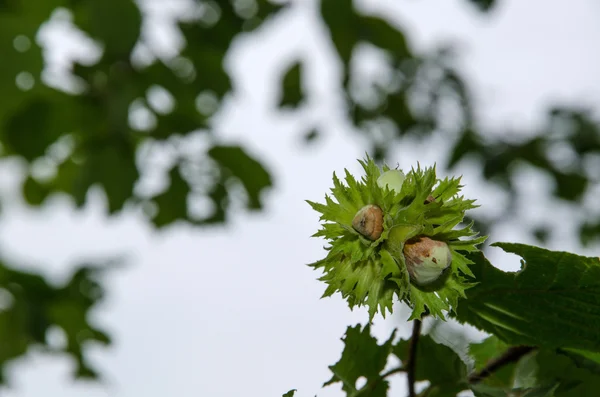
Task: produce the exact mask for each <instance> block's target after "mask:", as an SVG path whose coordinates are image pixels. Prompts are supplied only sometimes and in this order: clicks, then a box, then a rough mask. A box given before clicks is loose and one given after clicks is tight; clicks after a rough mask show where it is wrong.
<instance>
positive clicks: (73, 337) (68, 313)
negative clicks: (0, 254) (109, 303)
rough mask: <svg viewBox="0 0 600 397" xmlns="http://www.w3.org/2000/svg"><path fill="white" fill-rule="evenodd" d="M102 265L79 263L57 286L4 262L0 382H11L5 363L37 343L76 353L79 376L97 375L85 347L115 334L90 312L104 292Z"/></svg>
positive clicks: (0, 275) (0, 273)
mask: <svg viewBox="0 0 600 397" xmlns="http://www.w3.org/2000/svg"><path fill="white" fill-rule="evenodd" d="M103 267H104V266H100V265H85V266H80V267H78V268H77V269H76V271H75V272H74V273H73V275H72V276H71V278H70V279H69V280H68V281H67V282H66V283H64V284H63V285H62V286H58V287H57V286H53V285H51V284H50V283H49V282H48V281H47V280H45V279H44V277H42V276H40V275H39V274H34V273H30V272H23V271H18V270H15V269H12V268H9V267H7V266H6V265H5V264H3V263H0V340H1V341H2V343H0V383H5V382H6V381H7V379H5V377H4V369H5V365H6V364H7V363H8V362H9V361H10V360H14V359H16V358H18V357H20V356H22V355H24V354H25V353H27V351H28V349H30V348H32V347H37V348H42V349H44V350H45V351H48V352H51V353H64V354H67V355H69V356H71V357H72V358H73V360H74V361H75V374H74V375H75V376H77V377H85V378H96V377H97V376H98V373H97V372H96V370H95V369H94V368H93V367H92V366H91V364H90V363H89V362H88V361H87V360H86V357H85V352H84V348H85V347H86V346H88V345H89V344H90V343H92V342H95V343H100V344H104V345H107V344H109V343H110V337H109V336H108V335H107V334H106V333H105V332H104V331H102V330H100V329H98V328H97V327H95V326H93V325H91V324H90V319H89V314H90V310H91V309H92V308H93V307H94V305H96V304H97V303H99V302H100V301H101V300H102V297H103V295H104V290H103V288H102V286H101V285H100V284H99V282H98V280H97V278H98V273H99V272H101V271H103V270H104V269H103ZM52 332H54V341H52ZM57 339H58V340H57ZM62 339H64V340H62Z"/></svg>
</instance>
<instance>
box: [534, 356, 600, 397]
mask: <svg viewBox="0 0 600 397" xmlns="http://www.w3.org/2000/svg"><path fill="white" fill-rule="evenodd" d="M537 364H538V373H537V379H538V381H539V382H540V383H541V384H556V383H558V387H557V388H556V390H555V392H554V395H553V396H554V397H596V396H598V390H600V371H599V370H598V368H599V366H598V364H597V363H595V365H591V367H592V368H594V369H595V370H593V371H590V366H584V365H582V363H581V361H580V362H579V363H578V362H575V361H573V360H572V359H571V358H570V357H568V356H567V355H564V354H560V353H556V352H551V351H548V350H542V351H540V352H538V354H537Z"/></svg>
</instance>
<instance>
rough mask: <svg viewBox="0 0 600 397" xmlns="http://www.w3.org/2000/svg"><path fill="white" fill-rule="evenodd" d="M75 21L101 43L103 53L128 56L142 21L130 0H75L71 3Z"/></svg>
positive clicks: (111, 58) (136, 38)
mask: <svg viewBox="0 0 600 397" xmlns="http://www.w3.org/2000/svg"><path fill="white" fill-rule="evenodd" d="M74 11H75V12H74V14H75V23H76V24H77V25H78V26H79V27H80V28H81V29H83V30H84V31H86V32H87V33H89V34H90V36H92V37H93V38H94V39H98V40H100V41H102V42H103V44H104V52H105V57H107V58H108V59H110V60H117V59H118V60H129V54H130V53H131V51H132V50H133V47H134V46H135V44H136V42H137V40H138V38H139V35H140V28H141V24H142V16H141V14H140V10H139V8H138V7H137V5H136V4H135V2H134V1H133V0H103V1H95V0H79V1H77V2H76V6H75V7H74Z"/></svg>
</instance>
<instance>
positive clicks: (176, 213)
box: [152, 166, 190, 228]
mask: <svg viewBox="0 0 600 397" xmlns="http://www.w3.org/2000/svg"><path fill="white" fill-rule="evenodd" d="M169 178H170V180H171V183H170V185H169V187H168V188H167V189H166V190H165V191H164V192H163V193H161V194H159V195H157V196H155V197H153V198H152V201H154V203H155V204H156V205H157V207H158V208H157V211H156V214H155V215H154V217H153V218H152V222H153V223H154V225H155V226H156V227H158V228H160V227H164V226H167V225H170V224H171V223H173V222H175V221H178V220H186V219H188V212H187V199H188V194H189V193H190V187H189V185H188V183H187V181H186V180H185V179H183V178H182V177H181V172H180V170H179V166H174V167H173V168H171V171H170V172H169Z"/></svg>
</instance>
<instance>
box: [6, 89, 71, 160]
mask: <svg viewBox="0 0 600 397" xmlns="http://www.w3.org/2000/svg"><path fill="white" fill-rule="evenodd" d="M61 117H63V116H62V115H61V114H60V111H59V109H56V108H54V107H53V106H52V103H51V102H49V101H47V100H44V99H41V98H32V99H31V100H30V101H28V102H26V103H24V104H23V106H22V107H21V108H19V109H17V110H16V111H15V112H14V113H13V114H12V115H11V117H10V118H9V119H8V120H7V123H6V127H5V128H4V130H3V131H2V132H3V136H2V141H3V143H4V144H5V145H7V149H8V150H9V151H10V152H13V153H16V154H18V155H20V156H23V157H24V158H25V160H27V161H32V160H34V159H36V158H38V157H41V156H43V155H44V154H45V151H46V149H47V148H48V146H50V145H51V144H53V143H54V142H55V141H56V140H57V139H58V138H59V137H60V136H61V134H63V133H64V132H65V129H63V128H61V127H64V126H61V124H60V123H57V122H56V121H58V120H59V119H60V118H61Z"/></svg>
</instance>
